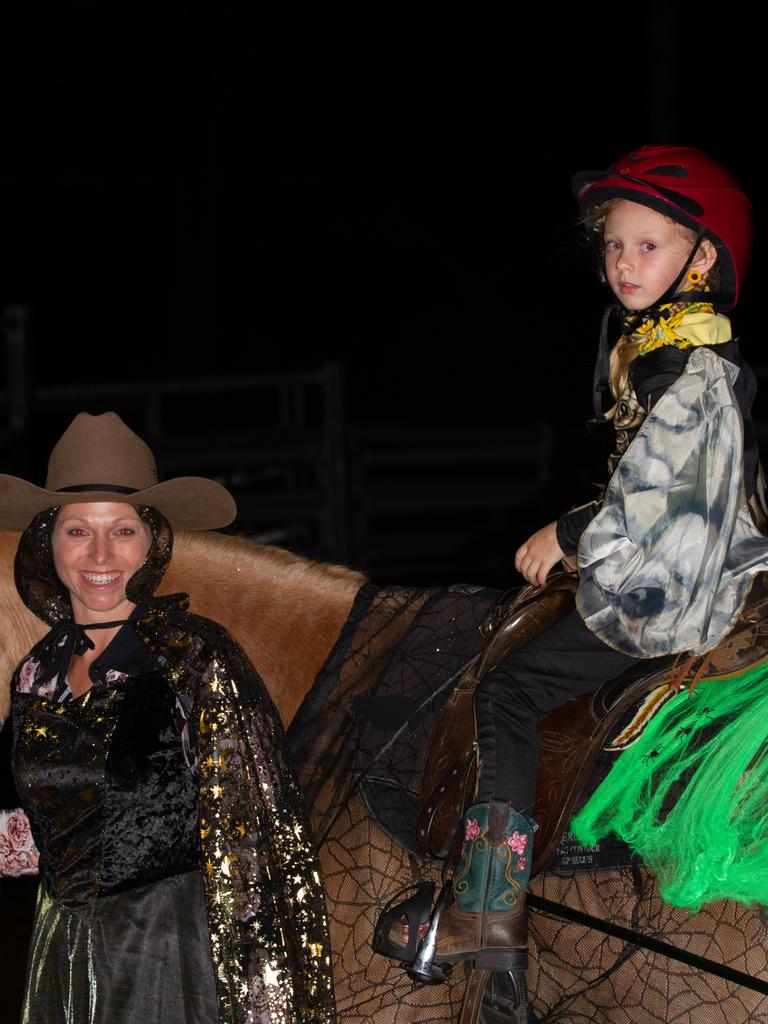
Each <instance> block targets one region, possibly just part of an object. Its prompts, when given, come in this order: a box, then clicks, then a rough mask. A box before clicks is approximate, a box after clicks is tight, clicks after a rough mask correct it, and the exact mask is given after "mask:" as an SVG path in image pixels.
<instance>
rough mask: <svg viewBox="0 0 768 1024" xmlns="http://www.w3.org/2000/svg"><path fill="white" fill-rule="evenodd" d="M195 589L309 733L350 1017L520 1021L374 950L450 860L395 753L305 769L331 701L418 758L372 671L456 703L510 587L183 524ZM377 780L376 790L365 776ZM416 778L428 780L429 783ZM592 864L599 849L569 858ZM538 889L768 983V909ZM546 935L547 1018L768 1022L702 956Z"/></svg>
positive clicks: (641, 880)
mask: <svg viewBox="0 0 768 1024" xmlns="http://www.w3.org/2000/svg"><path fill="white" fill-rule="evenodd" d="M17 542H18V535H14V534H2V533H0V615H1V616H2V621H3V623H4V626H5V629H4V636H5V644H4V646H3V649H2V651H1V652H0V659H2V664H0V679H3V680H8V679H9V678H10V675H11V673H12V670H13V668H14V667H15V664H16V663H17V662H18V661H19V659H20V658H21V657H22V655H23V654H24V653H25V652H26V651H27V650H28V649H29V648H30V647H31V646H32V644H33V643H35V642H36V640H37V639H38V638H39V637H40V636H41V635H42V633H43V631H44V626H43V625H42V624H41V623H40V622H39V621H38V620H37V619H35V618H34V616H32V615H31V613H29V612H28V611H27V610H26V609H25V608H24V607H23V606H22V604H21V602H20V600H19V598H18V596H17V594H16V590H15V586H14V584H13V572H12V564H13V554H14V552H15V548H16V544H17ZM178 591H184V592H189V593H190V594H191V595H192V603H191V608H192V610H193V611H194V612H196V613H197V614H201V615H208V616H209V617H211V618H215V619H216V620H217V621H219V622H221V623H222V624H223V625H224V626H226V628H227V629H228V630H229V631H230V633H231V634H232V635H233V636H234V637H235V638H236V639H237V640H238V641H239V642H240V643H241V644H242V645H243V646H244V648H245V650H246V652H247V653H248V655H249V657H250V658H251V660H252V661H253V663H254V665H255V667H256V668H257V670H258V671H259V672H260V674H261V675H262V677H263V678H264V680H265V682H266V684H267V687H268V689H269V691H270V693H271V695H272V698H273V700H274V701H275V703H276V705H277V707H278V710H279V712H280V715H281V717H282V720H283V722H284V724H285V725H286V726H289V725H292V726H293V728H296V726H297V725H298V726H299V729H298V735H297V737H294V741H293V742H294V748H295V750H296V758H297V765H298V769H299V772H300V776H301V778H302V781H303V783H304V785H305V787H306V790H307V793H308V795H311V797H312V810H313V815H314V821H315V822H316V824H317V829H318V836H319V853H320V860H321V868H322V872H323V882H324V885H325V889H326V897H327V901H328V909H329V919H330V927H331V940H332V948H333V956H334V985H335V990H336V1000H337V1007H338V1014H339V1019H340V1020H343V1021H345V1022H346V1024H416V1022H419V1024H438V1022H440V1024H444V1022H453V1024H459V1022H461V1024H476V1022H478V1021H480V1022H482V1024H495V1022H496V1021H501V1020H506V1019H508V1018H507V1017H505V1016H504V1006H505V1003H504V995H503V992H502V991H501V990H499V992H498V993H496V992H494V991H493V989H490V990H489V991H487V992H486V994H485V996H484V997H483V993H482V984H481V982H486V981H487V980H488V979H487V978H486V977H480V976H481V975H482V972H469V974H468V973H467V972H465V971H463V970H462V969H461V968H455V969H454V971H453V973H452V975H451V977H450V978H449V980H448V982H447V983H446V984H444V985H440V986H421V985H414V984H413V983H412V982H411V981H410V980H409V979H408V977H407V975H406V974H405V972H404V971H403V970H402V969H401V967H400V965H398V964H396V963H394V962H392V961H390V960H388V959H385V958H384V957H382V956H380V955H378V954H376V953H374V952H373V949H372V946H371V940H372V937H373V932H374V927H375V923H376V920H377V919H378V916H379V914H380V912H381V910H382V909H383V908H384V906H385V905H386V904H387V903H388V902H389V900H390V899H391V898H392V897H393V896H394V895H395V894H396V893H397V892H398V891H399V890H401V889H404V888H405V887H407V886H408V885H412V884H413V883H415V882H418V881H423V880H432V881H439V879H440V869H439V866H438V865H435V864H432V863H429V862H425V861H424V860H422V859H420V858H419V857H418V856H417V855H416V854H415V852H414V850H413V848H412V847H411V846H410V845H409V844H408V842H407V840H405V841H403V837H402V836H399V837H398V836H397V829H396V828H395V829H394V830H393V828H392V827H391V822H388V821H387V815H386V814H383V815H382V813H381V812H380V808H379V809H378V810H377V809H376V808H375V807H373V804H374V803H375V802H376V801H377V800H378V799H379V797H381V795H382V793H383V794H384V795H386V792H387V789H386V787H387V784H388V783H387V780H386V779H385V778H384V775H383V773H380V772H379V768H380V767H381V763H382V761H381V759H378V760H377V758H376V757H374V758H373V760H372V761H371V763H370V764H368V765H367V766H366V768H365V772H364V773H361V771H360V767H359V764H360V762H359V758H358V757H356V756H354V755H356V754H359V751H357V752H356V751H352V750H350V749H349V747H345V745H344V744H343V743H342V744H341V745H340V747H339V746H337V747H334V748H333V749H332V747H333V745H332V744H331V743H330V742H329V741H327V737H326V738H325V739H324V740H323V739H322V738H321V740H322V741H321V742H320V744H319V746H318V745H317V744H316V745H315V747H314V748H313V750H312V756H311V757H308V758H306V759H305V760H304V761H302V758H303V757H304V755H306V752H307V751H306V747H305V746H303V739H302V730H301V728H300V727H301V726H302V724H304V725H306V723H307V721H311V720H312V718H313V716H315V715H316V713H317V711H318V709H319V708H326V709H327V708H330V709H331V711H330V712H326V715H327V717H328V716H330V717H331V718H334V720H341V719H343V718H344V717H345V716H346V717H347V718H349V717H354V716H355V714H358V716H362V718H365V717H366V716H367V718H368V725H369V727H370V728H372V729H373V730H374V732H376V730H378V734H381V735H387V736H391V737H393V739H392V740H387V742H386V743H385V744H383V746H380V749H384V748H386V751H387V757H389V758H390V759H392V758H394V759H396V760H398V761H400V760H402V759H403V756H406V757H407V754H408V747H409V745H410V744H412V743H413V742H414V730H413V729H411V728H410V726H409V727H408V728H407V729H405V730H404V727H403V725H401V724H399V719H398V714H399V710H398V709H399V708H400V704H399V703H398V701H400V700H401V697H400V696H398V694H397V693H394V694H392V695H391V699H390V698H389V697H385V698H384V699H383V700H382V701H380V702H379V703H378V704H376V703H374V704H373V705H367V704H365V700H366V699H367V698H363V703H362V704H361V703H360V702H359V696H360V693H364V692H365V683H366V680H368V679H369V678H370V677H371V676H372V674H374V671H377V672H378V671H380V670H381V666H382V664H383V663H386V666H387V670H388V671H389V672H390V675H392V676H393V677H396V678H397V679H400V678H401V677H403V676H404V675H405V674H407V672H408V671H411V670H413V666H414V664H415V662H416V660H418V666H419V671H421V670H422V669H423V667H424V665H426V666H427V670H428V671H429V672H431V671H432V669H433V668H434V671H435V672H440V673H442V675H441V676H440V681H439V685H438V683H437V682H435V683H434V688H435V689H436V690H441V689H442V690H443V692H444V694H445V695H447V693H448V692H449V689H450V681H451V677H452V676H454V677H455V675H456V673H457V670H458V669H459V668H460V667H461V665H462V664H463V663H464V662H465V661H466V656H467V655H468V654H469V653H470V652H471V650H473V649H476V648H477V646H478V645H479V644H480V643H481V638H479V634H477V625H478V622H479V620H480V619H481V618H482V617H483V616H484V614H485V611H486V610H487V608H488V607H490V606H491V605H492V603H493V601H494V599H495V598H494V594H493V593H491V592H486V591H483V590H482V588H456V589H454V590H451V589H449V588H443V589H437V590H433V591H424V590H420V589H417V588H410V589H409V588H389V589H388V590H387V591H386V592H384V591H378V590H376V589H375V588H371V586H370V585H369V584H367V582H366V580H365V578H364V576H363V575H362V574H361V573H358V572H355V571H353V570H350V569H346V568H344V567H340V566H330V565H323V564H318V563H316V562H311V561H308V560H306V559H304V558H301V557H300V556H298V555H294V554H291V553H289V552H286V551H283V550H281V549H277V548H271V547H264V546H260V545H257V544H254V543H252V542H250V541H248V540H245V539H242V538H238V537H225V536H222V535H219V534H188V535H185V534H179V536H178V537H177V540H176V546H175V552H174V558H173V561H172V563H171V566H170V568H169V571H168V574H167V576H166V578H165V580H164V582H163V587H162V592H163V593H173V592H178ZM363 607H365V608H367V609H368V610H369V612H370V609H371V608H373V609H376V610H377V612H378V614H379V619H378V620H376V625H375V629H372V628H370V624H371V623H372V622H373V621H374V620H373V619H371V617H370V614H369V615H368V617H367V618H366V617H358V618H357V620H356V619H355V615H356V614H357V613H358V612H359V610H360V609H361V608H363ZM356 622H357V623H358V625H357V626H356V625H355V623H356ZM360 623H362V625H360ZM475 634H477V635H475ZM350 637H354V641H351V640H350ZM472 637H475V638H474V639H469V638H472ZM344 638H346V642H345V643H342V642H341V641H342V639H344ZM460 641H461V642H460ZM350 643H352V646H353V648H354V649H353V650H352V654H351V655H350ZM462 644H464V646H463V647H462ZM441 648H442V650H441ZM448 648H450V650H447V649H448ZM435 651H437V653H435ZM446 659H447V660H446ZM331 680H335V684H334V685H335V689H334V691H333V692H332V693H331V692H330V691H329V690H328V686H329V685H330V681H331ZM355 701H358V704H357V705H355ZM387 701H389V703H387ZM7 707H8V695H7V689H6V690H5V692H3V693H0V715H3V716H4V715H5V714H7ZM387 716H389V717H387ZM342 733H343V730H342ZM289 735H290V732H289ZM395 740H396V741H397V742H395ZM363 753H365V752H363ZM361 774H365V776H366V777H365V780H364V781H365V782H366V784H369V785H367V788H366V786H364V785H361V784H359V783H360V781H361ZM417 785H418V783H417V782H416V781H414V789H415V788H416V787H417ZM377 786H378V789H377ZM382 820H384V822H385V824H388V826H389V827H386V828H385V827H384V825H383V824H382ZM593 856H594V852H589V851H587V852H586V853H581V854H576V855H573V856H571V858H570V859H572V860H578V859H582V860H586V861H588V860H590V859H591V858H593ZM563 859H566V858H563ZM595 859H596V858H595ZM532 892H533V894H534V895H535V896H537V897H539V898H540V899H541V900H547V901H549V903H550V905H557V904H567V905H570V906H572V907H575V908H576V909H580V910H582V911H584V910H586V911H587V912H589V913H592V914H593V915H594V916H596V917H602V918H603V919H605V920H613V921H614V922H619V923H621V922H624V923H625V924H626V925H627V926H629V927H634V928H638V927H642V926H643V925H644V926H645V929H646V930H648V931H651V932H652V933H655V934H661V935H663V936H664V937H665V938H666V939H667V940H668V941H672V942H677V943H679V944H680V945H682V946H683V947H687V948H688V949H689V950H693V951H694V952H698V953H699V954H701V955H706V954H707V953H712V952H713V951H714V952H715V954H716V955H717V956H719V959H720V960H721V961H722V962H726V961H730V962H731V963H734V962H735V963H736V964H737V965H738V966H739V967H740V969H741V970H742V971H745V972H748V973H749V974H752V975H754V976H755V977H762V978H765V977H768V952H767V951H768V942H766V941H765V939H766V925H765V921H764V919H763V918H762V917H761V915H760V914H758V913H757V912H755V911H749V910H745V908H743V907H739V906H737V905H736V904H732V903H727V904H724V905H723V906H717V907H715V908H714V909H711V910H705V911H703V912H702V913H700V914H698V915H697V916H696V917H694V918H690V917H689V915H687V914H686V913H685V912H683V911H679V910H676V909H675V908H670V907H665V906H663V905H662V904H661V902H660V900H659V898H658V894H657V891H656V888H655V885H654V882H653V879H652V877H651V876H650V874H649V873H648V872H647V871H646V870H644V869H643V868H642V867H639V866H637V865H632V866H631V867H628V868H626V869H623V870H620V871H616V870H612V871H607V872H606V871H603V872H601V871H581V872H574V871H568V872H567V873H565V874H557V873H551V872H550V873H547V872H545V873H543V874H541V875H539V876H538V878H536V879H535V880H534V882H533V884H532ZM531 944H532V953H533V955H532V964H531V968H530V970H529V991H530V999H531V1007H532V1010H533V1012H534V1013H535V1014H536V1015H537V1017H536V1019H538V1020H540V1021H545V1020H546V1021H547V1022H555V1021H560V1022H581V1021H584V1022H586V1021H598V1022H600V1024H628V1022H630V1021H638V1022H639V1021H642V1022H643V1024H645V1022H648V1024H650V1022H664V1024H672V1022H674V1024H681V1022H682V1024H720V1022H721V1021H722V1022H723V1024H725V1022H726V1021H728V1022H733V1021H747V1020H750V1021H760V1020H764V1021H768V1011H766V1010H765V1009H764V1008H763V1007H762V1005H761V1003H762V1002H763V1000H762V999H761V997H760V996H759V995H758V994H757V993H756V992H752V991H750V990H748V989H743V988H742V987H740V986H739V985H738V984H733V983H732V982H726V981H725V980H722V979H720V978H715V977H702V975H701V973H700V972H698V971H697V970H696V969H695V968H691V967H690V966H689V965H685V964H677V963H675V962H671V964H672V966H667V965H666V962H665V963H663V964H662V963H660V962H659V961H660V959H661V958H659V957H658V956H657V955H656V954H648V953H646V952H643V951H642V950H640V949H638V947H637V946H636V945H634V944H633V943H632V942H631V941H628V940H627V939H626V938H624V939H616V938H608V939H605V938H604V937H603V936H600V935H598V934H597V933H596V932H594V931H591V930H589V929H588V928H585V927H584V926H583V925H582V924H579V923H568V924H564V923H563V921H562V920H561V919H559V918H558V917H557V916H555V915H553V914H552V912H551V911H547V912H537V913H535V914H534V915H533V918H532V934H531ZM491 980H492V981H493V980H494V979H491ZM494 1003H497V1004H498V1005H497V1007H496V1008H495V1007H494Z"/></svg>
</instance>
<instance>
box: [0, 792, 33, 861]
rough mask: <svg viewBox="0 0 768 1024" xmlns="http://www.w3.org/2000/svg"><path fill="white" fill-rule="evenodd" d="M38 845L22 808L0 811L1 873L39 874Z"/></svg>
mask: <svg viewBox="0 0 768 1024" xmlns="http://www.w3.org/2000/svg"><path fill="white" fill-rule="evenodd" d="M37 858H38V853H37V847H36V846H35V841H34V839H33V838H32V833H31V831H30V828H29V821H28V820H27V816H26V814H25V813H24V811H22V810H21V808H17V809H16V810H14V811H0V875H9V876H11V877H13V878H18V877H19V876H20V875H36V874H37Z"/></svg>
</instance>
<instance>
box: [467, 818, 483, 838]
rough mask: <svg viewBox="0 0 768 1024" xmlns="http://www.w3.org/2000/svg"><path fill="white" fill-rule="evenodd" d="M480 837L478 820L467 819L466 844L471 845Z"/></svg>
mask: <svg viewBox="0 0 768 1024" xmlns="http://www.w3.org/2000/svg"><path fill="white" fill-rule="evenodd" d="M479 835H480V826H479V825H478V823H477V818H467V833H466V835H465V836H464V842H465V843H470V842H472V840H473V839H477V837H478V836H479Z"/></svg>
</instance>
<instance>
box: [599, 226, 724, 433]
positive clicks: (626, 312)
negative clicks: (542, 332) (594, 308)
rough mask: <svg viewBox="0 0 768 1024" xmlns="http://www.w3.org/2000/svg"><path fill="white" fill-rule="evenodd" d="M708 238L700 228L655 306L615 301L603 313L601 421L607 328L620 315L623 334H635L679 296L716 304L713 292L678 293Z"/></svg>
mask: <svg viewBox="0 0 768 1024" xmlns="http://www.w3.org/2000/svg"><path fill="white" fill-rule="evenodd" d="M705 237H706V229H705V228H699V230H698V232H697V234H696V241H695V242H694V243H693V245H692V246H691V251H690V252H689V253H688V257H687V259H686V261H685V263H684V264H683V266H682V269H681V270H680V273H679V274H678V275H677V277H676V278H675V280H674V281H673V282H672V284H671V285H670V286H669V287H668V288H667V290H666V291H665V292H664V294H663V295H662V296H660V297H659V298H658V299H657V300H656V301H655V302H654V303H653V304H652V305H650V306H646V308H645V309H637V310H634V309H627V307H626V306H625V305H623V303H621V302H618V301H617V302H612V303H611V304H610V305H609V306H608V307H607V308H606V310H605V312H604V313H603V320H602V323H601V325H600V342H599V345H598V349H597V360H596V361H595V370H594V374H593V376H592V403H593V406H594V409H595V417H596V419H597V421H598V422H602V421H603V420H604V419H605V411H604V409H603V396H604V395H605V394H606V392H609V391H610V365H611V346H610V341H609V339H608V334H609V331H608V328H609V324H610V321H611V317H612V316H613V315H614V314H621V316H622V317H623V324H622V331H621V333H622V335H625V336H626V335H628V334H632V333H633V332H634V331H635V329H636V328H637V325H638V324H643V323H645V321H646V320H656V319H657V318H658V316H659V313H660V309H661V307H662V306H664V305H666V304H667V303H668V302H671V301H672V300H673V299H675V298H677V297H678V296H681V297H682V296H684V297H685V298H686V299H691V300H693V301H695V300H696V298H698V297H702V298H703V297H704V296H706V298H707V301H708V302H716V301H717V296H716V295H715V294H713V293H711V292H698V291H695V290H692V291H689V292H681V291H679V289H680V287H681V286H682V284H683V282H684V281H685V279H686V277H687V275H688V271H689V270H690V268H691V264H692V263H693V261H694V259H695V258H696V254H697V253H698V251H699V247H700V245H701V242H702V240H703V239H704V238H705ZM601 273H602V276H603V277H605V269H604V267H602V268H601Z"/></svg>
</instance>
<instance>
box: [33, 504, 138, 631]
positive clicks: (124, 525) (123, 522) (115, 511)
mask: <svg viewBox="0 0 768 1024" xmlns="http://www.w3.org/2000/svg"><path fill="white" fill-rule="evenodd" d="M151 542H152V537H151V533H150V530H149V527H148V526H147V525H146V523H145V522H144V521H143V520H142V519H141V518H140V517H139V514H138V512H137V511H136V509H135V508H134V506H133V505H127V504H123V503H121V502H114V503H112V502H82V503H80V502H78V503H77V504H73V505H63V506H62V508H61V511H60V512H59V514H58V516H57V518H56V523H55V525H54V528H53V562H54V566H55V568H56V573H57V575H58V577H59V579H60V580H61V582H62V583H63V584H64V586H65V587H66V588H67V590H68V591H69V596H70V600H71V602H72V611H73V613H74V619H75V622H81V623H85V622H109V621H110V620H112V619H126V618H128V616H129V615H130V614H131V612H132V611H133V609H134V607H135V606H134V605H133V603H132V602H130V601H129V600H128V598H127V597H126V595H125V587H126V584H127V583H128V580H129V579H130V578H131V576H133V574H134V573H135V572H136V571H137V570H138V569H139V568H140V567H141V565H142V564H143V562H144V559H145V558H146V556H147V553H148V551H149V548H150V545H151Z"/></svg>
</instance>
